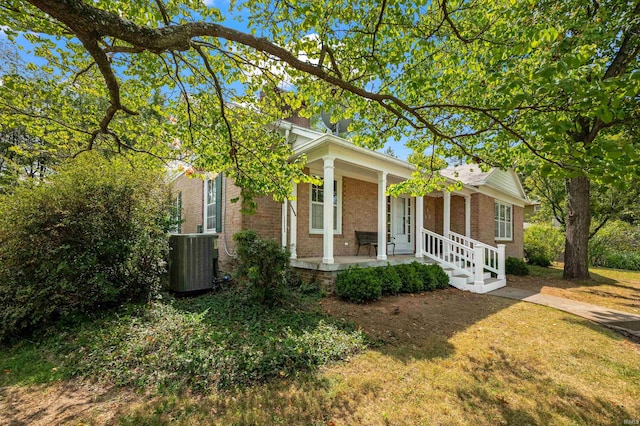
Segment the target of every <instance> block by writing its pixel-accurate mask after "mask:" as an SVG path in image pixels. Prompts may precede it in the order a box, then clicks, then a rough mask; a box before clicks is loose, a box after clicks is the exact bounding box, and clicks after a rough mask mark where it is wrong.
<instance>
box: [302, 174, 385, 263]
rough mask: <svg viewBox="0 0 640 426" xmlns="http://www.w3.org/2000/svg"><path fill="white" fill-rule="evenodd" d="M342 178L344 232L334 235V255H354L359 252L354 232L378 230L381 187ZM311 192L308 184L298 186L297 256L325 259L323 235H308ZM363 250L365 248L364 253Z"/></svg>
mask: <svg viewBox="0 0 640 426" xmlns="http://www.w3.org/2000/svg"><path fill="white" fill-rule="evenodd" d="M338 178H339V179H340V177H338ZM341 179H342V233H341V234H339V235H338V234H336V235H334V238H333V255H334V256H354V255H355V254H356V250H357V249H358V243H357V240H356V234H355V231H356V230H358V231H374V232H375V231H377V230H378V201H377V200H378V185H377V184H375V183H370V182H364V181H361V180H357V179H352V178H348V177H342V178H341ZM309 189H310V185H309V184H300V185H298V212H297V213H298V214H297V219H298V226H297V234H298V244H297V249H296V253H297V255H298V257H299V258H300V257H322V234H310V233H309V208H310V205H309V204H310V201H309V200H310V198H309ZM363 250H366V248H364V247H363V248H362V249H361V252H362V251H363ZM371 254H372V255H373V251H372V253H371ZM361 255H362V253H361Z"/></svg>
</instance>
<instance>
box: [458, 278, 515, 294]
mask: <svg viewBox="0 0 640 426" xmlns="http://www.w3.org/2000/svg"><path fill="white" fill-rule="evenodd" d="M449 284H451V285H452V286H453V287H455V288H457V289H460V290H464V291H470V292H472V293H488V292H490V291H493V290H496V289H499V288H500V287H504V286H506V285H507V281H506V280H504V279H501V280H499V279H497V278H489V279H487V280H485V281H484V283H483V284H479V285H476V284H473V283H471V284H467V283H462V282H460V281H458V280H455V281H454V280H451V281H450V282H449Z"/></svg>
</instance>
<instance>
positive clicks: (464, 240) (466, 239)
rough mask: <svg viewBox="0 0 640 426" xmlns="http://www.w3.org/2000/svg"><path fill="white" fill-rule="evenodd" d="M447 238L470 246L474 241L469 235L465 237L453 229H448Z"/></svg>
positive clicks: (471, 246)
mask: <svg viewBox="0 0 640 426" xmlns="http://www.w3.org/2000/svg"><path fill="white" fill-rule="evenodd" d="M449 239H451V240H453V241H455V242H456V243H458V244H462V245H464V246H467V247H470V248H473V243H475V242H476V241H475V240H472V239H471V238H469V237H465V236H464V235H460V234H457V233H455V232H453V231H449Z"/></svg>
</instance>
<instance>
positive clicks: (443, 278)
mask: <svg viewBox="0 0 640 426" xmlns="http://www.w3.org/2000/svg"><path fill="white" fill-rule="evenodd" d="M422 269H423V270H426V271H427V272H428V274H429V275H430V285H429V288H428V290H433V289H445V288H447V287H449V276H448V275H447V273H446V272H445V271H444V269H442V268H441V267H440V266H438V265H422ZM425 290H427V288H425Z"/></svg>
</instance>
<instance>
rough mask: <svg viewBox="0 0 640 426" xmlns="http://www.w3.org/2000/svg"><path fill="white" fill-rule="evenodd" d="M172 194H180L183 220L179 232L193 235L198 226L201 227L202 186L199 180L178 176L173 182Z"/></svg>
mask: <svg viewBox="0 0 640 426" xmlns="http://www.w3.org/2000/svg"><path fill="white" fill-rule="evenodd" d="M172 185H173V188H172V192H173V193H174V194H178V192H182V213H181V217H182V219H183V222H182V226H181V231H182V233H183V234H191V233H195V232H197V230H198V225H202V217H203V214H204V212H203V210H202V209H203V204H204V202H203V196H204V184H203V183H202V180H201V179H198V178H189V177H187V176H186V175H184V174H183V175H181V176H179V177H178V178H177V179H176V180H174V181H173V184H172Z"/></svg>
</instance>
